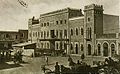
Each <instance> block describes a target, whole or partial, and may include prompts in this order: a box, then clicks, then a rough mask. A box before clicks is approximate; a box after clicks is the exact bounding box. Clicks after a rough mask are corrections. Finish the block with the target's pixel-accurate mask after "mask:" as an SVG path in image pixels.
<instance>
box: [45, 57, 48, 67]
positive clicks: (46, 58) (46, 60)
mask: <svg viewBox="0 0 120 74" xmlns="http://www.w3.org/2000/svg"><path fill="white" fill-rule="evenodd" d="M45 62H46V65H48V56H45Z"/></svg>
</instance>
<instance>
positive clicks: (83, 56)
mask: <svg viewBox="0 0 120 74" xmlns="http://www.w3.org/2000/svg"><path fill="white" fill-rule="evenodd" d="M81 59H82V61H83V60H84V59H85V55H84V53H83V54H82V55H81Z"/></svg>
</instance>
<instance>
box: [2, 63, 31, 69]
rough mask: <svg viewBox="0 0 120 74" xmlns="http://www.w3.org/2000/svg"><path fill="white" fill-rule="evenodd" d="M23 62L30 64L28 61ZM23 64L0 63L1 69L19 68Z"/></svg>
mask: <svg viewBox="0 0 120 74" xmlns="http://www.w3.org/2000/svg"><path fill="white" fill-rule="evenodd" d="M21 64H29V63H28V62H23V63H21ZM21 64H14V63H13V64H8V63H5V62H4V63H0V70H3V69H10V68H17V67H23V66H22V65H21Z"/></svg>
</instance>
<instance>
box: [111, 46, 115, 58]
mask: <svg viewBox="0 0 120 74" xmlns="http://www.w3.org/2000/svg"><path fill="white" fill-rule="evenodd" d="M114 55H115V45H114V44H111V56H114Z"/></svg>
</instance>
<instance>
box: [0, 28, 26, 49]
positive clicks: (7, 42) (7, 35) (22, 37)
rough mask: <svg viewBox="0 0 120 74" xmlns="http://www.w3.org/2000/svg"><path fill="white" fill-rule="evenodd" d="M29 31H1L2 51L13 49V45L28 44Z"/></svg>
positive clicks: (0, 42) (0, 43)
mask: <svg viewBox="0 0 120 74" xmlns="http://www.w3.org/2000/svg"><path fill="white" fill-rule="evenodd" d="M27 39H28V30H19V31H0V50H4V49H11V48H12V44H17V43H21V42H26V41H27Z"/></svg>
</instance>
